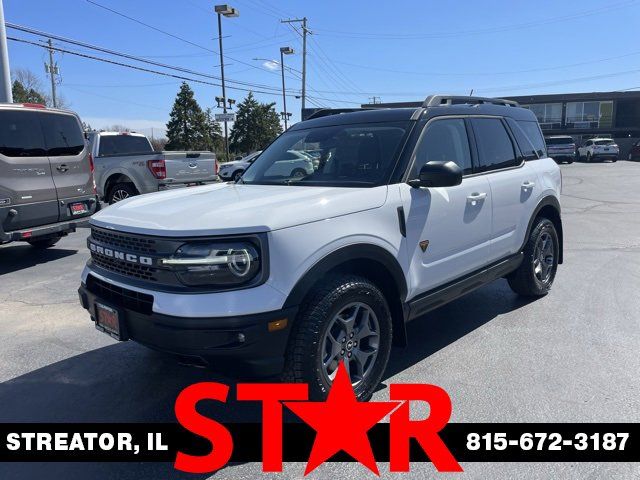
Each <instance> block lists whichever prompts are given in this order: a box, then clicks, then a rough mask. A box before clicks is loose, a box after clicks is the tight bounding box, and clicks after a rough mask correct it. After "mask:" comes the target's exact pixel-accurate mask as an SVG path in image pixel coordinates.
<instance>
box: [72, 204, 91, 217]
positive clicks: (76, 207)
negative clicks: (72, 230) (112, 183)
mask: <svg viewBox="0 0 640 480" xmlns="http://www.w3.org/2000/svg"><path fill="white" fill-rule="evenodd" d="M88 211H89V210H88V209H87V206H86V205H85V204H84V203H72V204H71V213H72V214H73V215H80V214H83V213H87V212H88Z"/></svg>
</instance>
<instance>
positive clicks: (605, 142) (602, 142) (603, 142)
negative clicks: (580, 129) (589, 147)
mask: <svg viewBox="0 0 640 480" xmlns="http://www.w3.org/2000/svg"><path fill="white" fill-rule="evenodd" d="M593 143H595V144H596V145H613V140H596V141H594V142H593Z"/></svg>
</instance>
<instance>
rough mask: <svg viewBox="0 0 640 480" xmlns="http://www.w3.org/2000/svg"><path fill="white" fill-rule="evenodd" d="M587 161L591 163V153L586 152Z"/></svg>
mask: <svg viewBox="0 0 640 480" xmlns="http://www.w3.org/2000/svg"><path fill="white" fill-rule="evenodd" d="M587 163H591V154H590V153H587Z"/></svg>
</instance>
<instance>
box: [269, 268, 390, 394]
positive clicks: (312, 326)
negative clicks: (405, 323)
mask: <svg viewBox="0 0 640 480" xmlns="http://www.w3.org/2000/svg"><path fill="white" fill-rule="evenodd" d="M352 302H360V303H364V304H366V305H367V306H368V307H369V308H371V310H372V311H373V312H374V313H375V315H376V317H377V319H378V323H379V327H380V335H379V348H378V354H377V357H376V359H375V362H374V364H373V366H372V367H371V371H370V374H369V375H368V376H365V378H364V379H363V380H362V381H361V382H360V383H358V384H357V385H356V386H355V387H354V391H355V394H356V397H357V398H358V400H361V401H366V400H368V399H370V398H371V395H372V394H373V392H374V390H375V389H376V387H377V386H378V384H379V383H380V381H381V379H382V375H383V373H384V371H385V368H386V366H387V363H388V361H389V355H390V353H391V341H392V321H391V312H390V311H389V306H388V304H387V301H386V299H385V297H384V295H383V294H382V292H381V291H380V289H379V288H378V287H377V286H376V285H374V284H373V283H372V282H371V281H369V280H367V279H366V278H363V277H360V276H357V275H334V276H330V277H329V278H327V279H326V280H324V281H323V285H322V286H320V287H318V288H317V290H316V291H315V292H313V293H312V294H311V295H310V296H309V297H308V298H307V299H305V301H304V302H303V304H302V305H301V308H300V310H299V313H298V316H297V318H296V321H295V324H294V328H293V331H292V332H291V337H290V339H289V345H288V347H287V352H286V357H285V367H284V370H283V372H282V375H281V379H282V381H284V382H298V383H307V384H308V385H309V398H310V399H313V400H323V399H324V398H326V396H327V394H328V392H329V388H330V387H331V385H330V383H329V382H328V381H327V379H326V375H325V374H324V372H323V366H322V355H323V353H322V351H321V350H322V343H323V340H324V336H325V333H326V329H327V328H328V326H329V324H330V322H331V320H332V319H333V318H334V316H335V315H336V314H337V313H339V312H340V311H341V310H342V309H343V308H344V307H345V306H347V305H349V304H350V303H352Z"/></svg>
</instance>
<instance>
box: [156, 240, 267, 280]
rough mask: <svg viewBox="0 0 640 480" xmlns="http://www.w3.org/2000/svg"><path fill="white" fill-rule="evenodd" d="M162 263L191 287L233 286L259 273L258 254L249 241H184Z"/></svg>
mask: <svg viewBox="0 0 640 480" xmlns="http://www.w3.org/2000/svg"><path fill="white" fill-rule="evenodd" d="M161 263H162V265H164V266H167V267H170V268H171V269H172V270H173V271H174V272H175V273H176V275H177V276H178V278H179V279H180V281H181V282H182V283H184V284H185V285H193V286H205V285H207V286H217V287H236V286H240V285H245V284H247V283H250V282H251V281H252V280H253V279H255V278H256V276H257V275H258V274H259V273H260V254H259V251H258V248H257V247H256V245H254V244H253V243H251V242H230V243H187V244H185V245H183V246H181V247H180V248H179V249H178V250H177V251H176V253H175V254H174V255H173V256H172V257H171V258H165V259H163V260H162V261H161Z"/></svg>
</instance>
